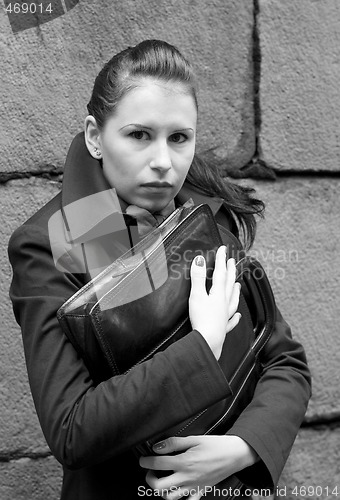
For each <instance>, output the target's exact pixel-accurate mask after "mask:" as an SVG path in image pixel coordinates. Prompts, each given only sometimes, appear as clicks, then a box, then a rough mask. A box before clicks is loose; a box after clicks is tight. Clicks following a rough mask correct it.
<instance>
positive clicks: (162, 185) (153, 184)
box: [142, 181, 172, 189]
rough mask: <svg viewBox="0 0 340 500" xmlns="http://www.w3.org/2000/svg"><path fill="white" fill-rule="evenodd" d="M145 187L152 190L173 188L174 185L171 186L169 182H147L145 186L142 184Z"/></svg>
mask: <svg viewBox="0 0 340 500" xmlns="http://www.w3.org/2000/svg"><path fill="white" fill-rule="evenodd" d="M142 186H143V187H150V188H158V189H159V188H171V187H172V185H171V184H169V183H168V182H157V181H156V182H146V183H145V184H142Z"/></svg>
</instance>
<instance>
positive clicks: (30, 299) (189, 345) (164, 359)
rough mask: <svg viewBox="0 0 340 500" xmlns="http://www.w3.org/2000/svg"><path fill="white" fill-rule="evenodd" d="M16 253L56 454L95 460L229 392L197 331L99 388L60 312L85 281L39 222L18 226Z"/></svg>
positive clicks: (35, 369) (38, 401) (36, 394)
mask: <svg viewBox="0 0 340 500" xmlns="http://www.w3.org/2000/svg"><path fill="white" fill-rule="evenodd" d="M9 256H10V261H11V264H12V267H13V280H12V285H11V289H10V296H11V300H12V302H13V309H14V313H15V316H16V319H17V321H18V323H19V324H20V325H21V329H22V334H23V342H24V349H25V357H26V364H27V370H28V376H29V382H30V386H31V391H32V395H33V399H34V403H35V406H36V410H37V414H38V417H39V420H40V423H41V427H42V430H43V432H44V435H45V437H46V440H47V443H48V445H49V446H50V448H51V450H52V452H53V454H54V455H55V456H56V458H57V459H58V460H59V461H60V462H61V463H63V464H64V465H66V466H67V467H69V468H79V467H85V466H89V465H93V464H95V463H98V462H101V461H103V460H105V459H108V458H110V457H112V456H113V455H115V454H118V453H120V452H123V451H125V450H126V449H128V448H130V447H132V446H133V445H135V444H137V443H138V442H140V441H143V440H145V439H147V438H148V437H151V435H152V434H154V433H155V432H156V431H157V432H159V431H160V429H159V422H163V425H164V429H165V428H168V427H171V426H173V425H174V424H176V423H178V422H179V421H182V420H184V419H186V418H188V417H189V416H191V415H193V414H195V413H197V412H199V411H200V410H201V409H203V408H204V407H205V406H207V405H209V404H211V403H214V402H216V401H217V400H218V399H222V398H223V397H225V395H226V394H227V393H228V391H229V390H230V389H229V386H228V384H227V381H226V380H225V378H224V375H223V373H222V371H221V370H220V368H219V366H218V363H216V360H215V357H214V356H213V354H212V352H211V350H210V349H209V347H208V345H207V344H206V342H205V341H204V339H203V338H202V337H201V335H200V334H199V333H198V332H197V331H192V332H191V333H189V334H188V335H187V336H186V337H185V338H183V339H182V340H180V341H178V342H176V343H174V344H173V345H172V346H170V347H169V348H168V349H167V350H166V351H165V352H163V353H159V354H157V355H156V356H154V358H153V359H152V360H150V361H147V362H145V363H141V364H140V365H139V366H136V367H135V368H133V369H132V370H131V371H130V372H129V373H128V374H126V375H121V376H117V377H112V378H111V379H109V380H107V381H105V382H102V383H101V384H99V385H98V386H95V385H94V383H93V381H92V380H91V377H90V375H89V372H88V370H87V369H86V367H85V365H84V363H83V361H82V359H80V358H79V356H78V355H77V353H76V351H75V350H74V348H73V346H72V345H71V343H70V342H69V341H68V339H67V338H66V336H65V335H64V334H63V332H62V330H61V328H60V326H59V323H58V320H57V318H56V312H57V310H58V308H59V307H60V306H61V305H62V304H63V303H64V301H65V300H66V299H67V298H69V297H70V296H71V295H72V294H73V293H75V292H76V291H77V290H78V289H79V287H80V286H81V285H82V284H81V283H80V282H79V281H78V280H77V278H76V277H75V276H73V275H71V274H64V273H61V272H60V271H58V270H57V269H56V268H55V266H54V263H53V259H52V255H51V251H50V246H49V240H48V237H47V235H46V233H45V232H44V231H43V230H42V229H41V228H40V227H38V226H32V225H30V226H27V225H26V226H23V227H21V228H20V229H19V230H17V231H16V232H15V234H14V235H13V236H12V238H11V240H10V244H9ZM207 366H209V372H211V370H212V371H213V376H211V373H209V375H208V373H207V372H206V367H207ZM197 393H199V394H200V398H197Z"/></svg>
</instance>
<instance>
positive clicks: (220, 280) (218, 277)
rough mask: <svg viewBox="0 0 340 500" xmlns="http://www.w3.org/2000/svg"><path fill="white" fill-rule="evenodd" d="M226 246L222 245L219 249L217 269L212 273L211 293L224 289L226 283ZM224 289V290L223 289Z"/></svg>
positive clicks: (216, 262) (216, 260)
mask: <svg viewBox="0 0 340 500" xmlns="http://www.w3.org/2000/svg"><path fill="white" fill-rule="evenodd" d="M225 256H226V246H225V245H222V246H220V247H219V248H218V249H217V252H216V258H215V269H214V272H213V275H212V286H211V289H210V294H213V293H216V291H217V292H218V291H220V290H221V289H224V286H225V284H226V271H227V267H226V260H225ZM223 291H224V290H223Z"/></svg>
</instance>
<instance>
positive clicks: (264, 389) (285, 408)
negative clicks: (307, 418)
mask: <svg viewBox="0 0 340 500" xmlns="http://www.w3.org/2000/svg"><path fill="white" fill-rule="evenodd" d="M261 361H262V366H263V373H262V376H261V378H260V380H259V382H258V384H257V387H256V390H255V393H254V397H253V399H252V401H251V403H250V404H249V405H248V406H247V408H246V409H245V410H244V411H243V413H242V414H241V415H240V417H239V418H238V419H237V421H236V422H235V424H234V425H233V426H232V428H231V429H230V430H229V431H228V433H227V434H233V435H237V436H239V437H241V438H242V439H244V440H245V441H246V442H247V443H248V444H249V445H251V446H252V447H253V448H254V450H255V451H256V452H257V454H258V455H259V457H260V461H259V462H257V463H256V464H255V465H253V466H252V467H248V468H247V469H244V470H243V471H241V472H240V473H239V474H238V477H239V479H241V481H243V482H244V483H245V484H246V485H247V486H249V487H253V488H271V489H273V488H274V487H276V485H277V483H278V480H279V477H280V475H281V472H282V470H283V467H284V465H285V462H286V460H287V458H288V456H289V453H290V451H291V448H292V446H293V443H294V440H295V438H296V436H297V433H298V430H299V428H300V426H301V423H302V421H303V418H304V415H305V413H306V410H307V405H308V401H309V398H310V396H311V378H310V372H309V369H308V365H307V360H306V355H305V351H304V349H303V347H302V345H301V344H300V343H299V342H297V341H296V340H294V339H293V338H292V335H291V330H290V328H289V326H288V325H287V323H286V322H285V320H284V319H283V317H282V315H281V313H280V311H279V310H277V319H276V326H275V329H274V331H273V333H272V336H271V338H270V340H269V341H268V342H267V344H266V346H265V347H264V349H263V351H262V353H261Z"/></svg>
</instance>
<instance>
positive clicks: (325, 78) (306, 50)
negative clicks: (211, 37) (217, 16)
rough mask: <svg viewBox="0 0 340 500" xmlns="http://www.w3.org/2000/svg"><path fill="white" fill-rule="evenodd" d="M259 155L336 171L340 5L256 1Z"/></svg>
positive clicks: (276, 164)
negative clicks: (258, 70) (259, 65)
mask: <svg viewBox="0 0 340 500" xmlns="http://www.w3.org/2000/svg"><path fill="white" fill-rule="evenodd" d="M258 3H259V10H260V12H259V16H258V30H259V35H260V47H261V56H262V60H261V75H260V77H261V82H260V107H261V122H262V124H261V132H260V151H261V158H262V159H263V160H264V161H265V162H266V163H267V165H269V166H270V167H273V168H275V169H278V170H315V171H324V170H327V171H339V170H340V141H339V114H340V86H339V79H340V57H339V45H340V31H339V23H340V4H339V2H338V1H337V0H323V1H322V2H320V1H316V0H300V1H299V2H296V1H294V0H287V1H285V2H282V1H281V0H269V1H268V0H259V2H258Z"/></svg>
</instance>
